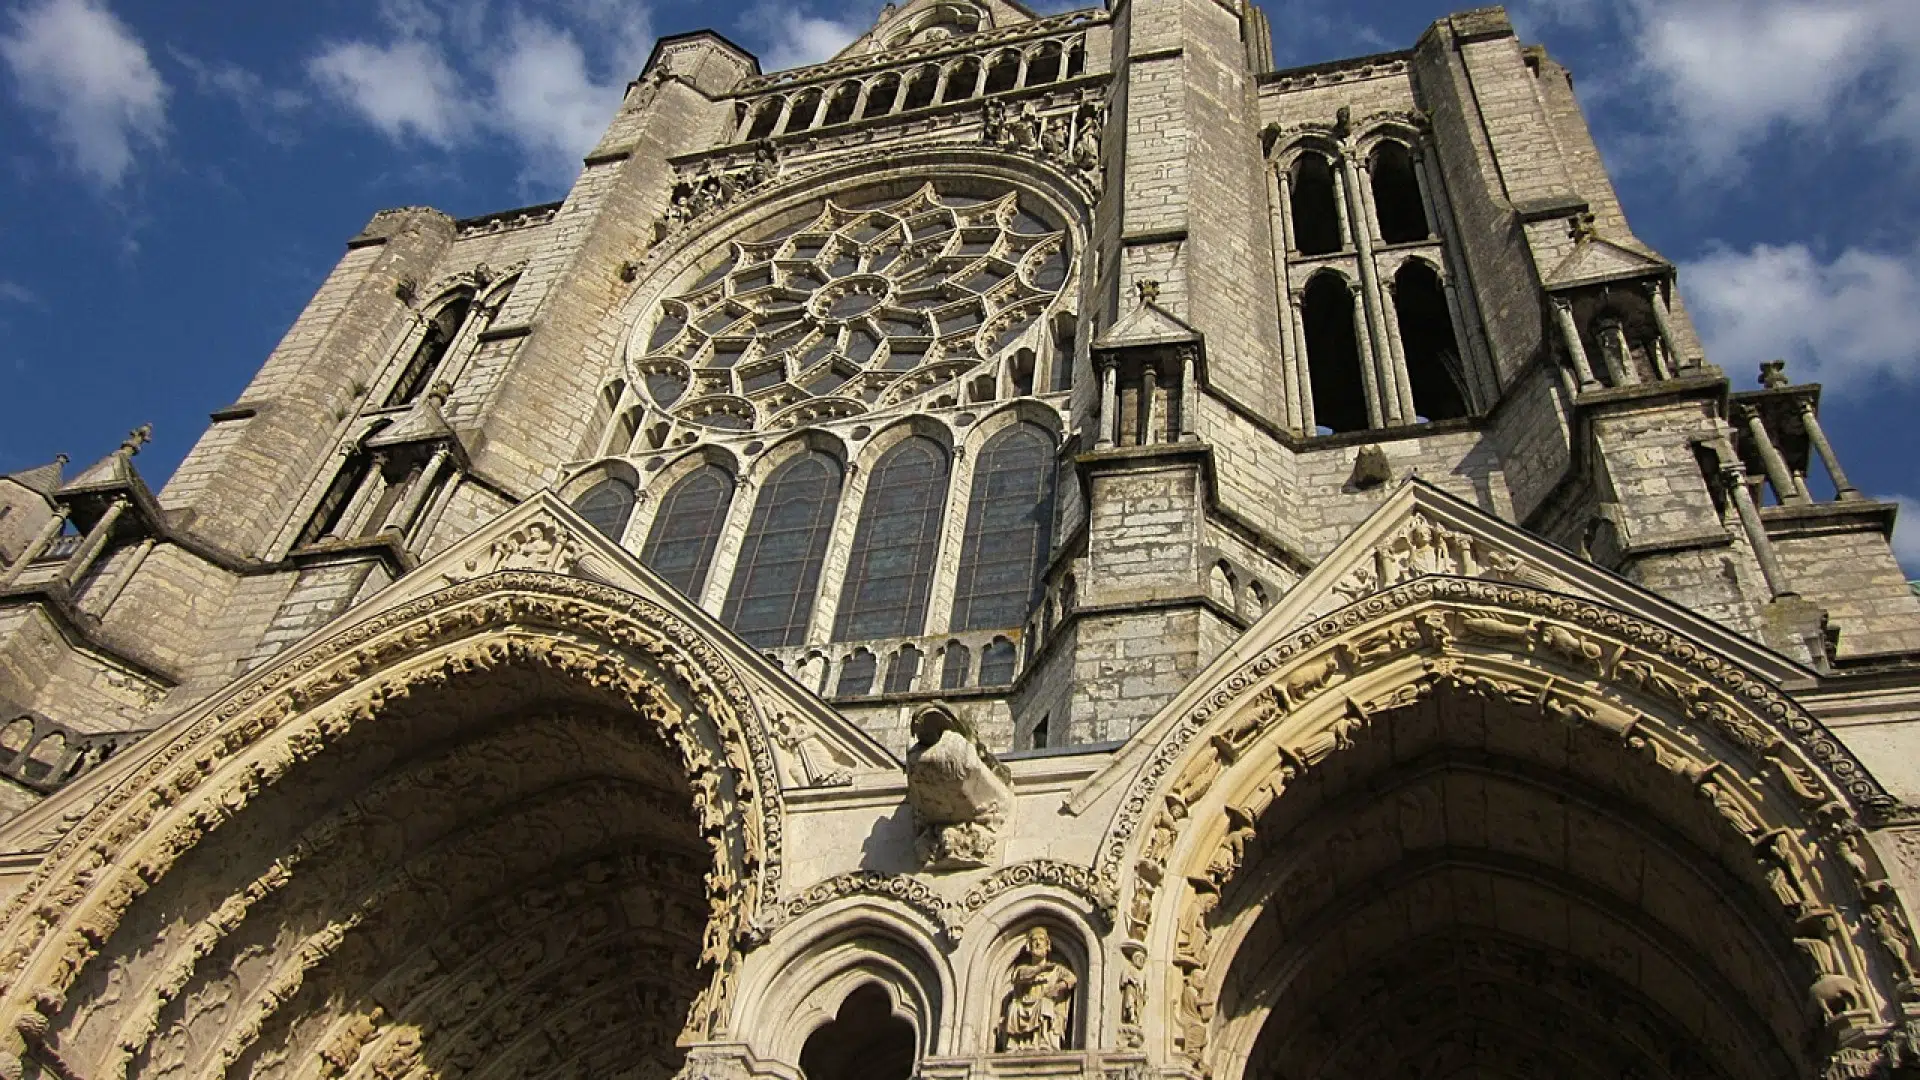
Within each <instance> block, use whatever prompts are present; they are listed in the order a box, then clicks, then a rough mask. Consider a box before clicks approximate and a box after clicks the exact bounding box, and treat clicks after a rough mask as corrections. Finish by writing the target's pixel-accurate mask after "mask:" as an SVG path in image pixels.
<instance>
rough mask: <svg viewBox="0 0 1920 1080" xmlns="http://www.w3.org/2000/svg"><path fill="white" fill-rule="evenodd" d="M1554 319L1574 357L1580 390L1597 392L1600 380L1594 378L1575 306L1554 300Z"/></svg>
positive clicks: (1555, 298)
mask: <svg viewBox="0 0 1920 1080" xmlns="http://www.w3.org/2000/svg"><path fill="white" fill-rule="evenodd" d="M1553 318H1554V321H1555V322H1556V323H1559V324H1560V338H1561V340H1562V341H1563V342H1564V343H1565V344H1566V346H1567V352H1568V353H1569V354H1570V355H1572V357H1573V370H1574V372H1575V373H1576V374H1578V375H1579V376H1580V389H1581V390H1583V391H1585V390H1597V389H1599V388H1600V380H1599V379H1596V378H1594V377H1593V364H1592V362H1590V361H1589V360H1588V359H1587V346H1586V344H1585V343H1584V342H1582V341H1581V340H1580V327H1578V326H1576V325H1575V324H1574V321H1573V305H1572V304H1570V303H1568V302H1567V301H1565V300H1562V299H1560V298H1559V297H1557V296H1556V297H1554V300H1553Z"/></svg>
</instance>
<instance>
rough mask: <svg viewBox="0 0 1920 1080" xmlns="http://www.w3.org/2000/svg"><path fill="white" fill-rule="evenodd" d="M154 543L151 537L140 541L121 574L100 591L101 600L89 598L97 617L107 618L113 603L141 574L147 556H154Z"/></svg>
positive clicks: (91, 608) (90, 608)
mask: <svg viewBox="0 0 1920 1080" xmlns="http://www.w3.org/2000/svg"><path fill="white" fill-rule="evenodd" d="M153 542H154V541H153V537H151V536H149V537H147V538H146V539H145V540H142V541H140V543H139V545H138V546H136V547H135V548H134V549H133V554H131V555H129V556H127V565H125V566H123V567H121V568H120V572H119V573H117V574H115V575H113V580H112V581H111V582H109V583H108V584H107V587H106V588H104V589H102V590H101V591H100V598H99V599H98V600H93V599H92V598H91V597H89V598H88V600H89V602H88V604H87V607H88V609H89V610H91V611H92V612H93V614H94V615H95V616H105V615H106V613H107V609H109V608H111V607H113V602H114V601H115V600H118V599H120V594H121V593H123V592H125V591H126V589H127V585H128V584H130V583H131V582H132V581H133V575H135V574H137V573H139V572H140V567H141V565H142V564H144V563H145V562H146V561H147V556H148V555H151V554H153Z"/></svg>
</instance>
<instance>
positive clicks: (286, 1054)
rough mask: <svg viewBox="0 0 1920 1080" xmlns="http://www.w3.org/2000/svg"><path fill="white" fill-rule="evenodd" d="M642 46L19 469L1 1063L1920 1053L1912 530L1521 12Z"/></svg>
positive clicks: (1597, 1065)
mask: <svg viewBox="0 0 1920 1080" xmlns="http://www.w3.org/2000/svg"><path fill="white" fill-rule="evenodd" d="M1269 41H1270V32H1269V28H1268V26H1267V23H1266V20H1265V17H1264V16H1263V15H1262V14H1261V12H1260V11H1259V10H1258V9H1257V8H1255V7H1253V6H1251V5H1250V4H1248V3H1246V0H1116V2H1115V3H1114V5H1113V6H1112V8H1111V9H1109V10H1098V9H1095V10H1084V11H1076V12H1071V13H1068V14H1063V15H1051V16H1043V15H1039V14H1036V13H1035V12H1033V11H1030V10H1028V9H1026V8H1024V7H1022V6H1021V5H1020V4H1019V3H1018V2H1016V0H906V2H905V3H902V4H900V5H898V6H895V5H889V6H888V7H887V8H886V10H885V11H883V12H882V13H881V15H880V18H879V20H878V22H877V23H876V24H875V25H874V27H873V28H872V29H871V30H870V31H869V32H868V33H867V34H865V35H864V36H863V37H861V38H860V39H859V40H857V41H855V42H854V43H853V44H852V45H850V46H848V47H847V48H846V49H845V50H844V51H843V52H842V53H841V54H840V55H839V56H837V57H835V58H834V59H833V60H831V61H829V62H826V63H823V64H819V65H816V66H812V67H806V68H800V69H795V70H790V71H782V72H777V73H765V72H762V71H761V70H760V67H759V63H758V61H757V60H756V59H755V58H754V57H753V56H752V55H750V54H749V53H747V52H745V51H744V50H742V49H740V48H739V47H738V46H736V45H734V44H733V43H731V42H729V41H727V40H726V39H725V38H723V37H721V36H719V35H717V34H714V33H694V34H686V35H680V36H677V37H672V38H667V39H664V40H662V41H661V42H660V43H659V44H658V46H657V47H656V48H655V50H654V53H653V55H652V57H651V58H650V60H649V61H648V64H647V66H646V69H645V71H644V72H642V73H641V75H640V76H639V78H638V79H636V80H635V81H634V83H633V84H632V85H631V86H630V87H629V88H628V91H627V94H626V96H625V100H624V102H623V103H622V105H621V107H620V109H619V111H618V114H617V115H616V116H615V117H613V119H612V122H611V125H610V126H609V128H608V129H607V132H606V134H605V136H604V138H603V139H602V140H601V142H600V144H599V145H598V146H596V147H595V148H594V149H593V151H592V152H591V154H590V155H589V156H588V157H587V159H586V161H585V165H584V168H583V170H582V172H581V173H580V175H579V178H578V180H577V181H576V182H575V184H574V185H573V187H572V189H571V190H570V191H569V193H568V194H567V196H566V198H565V199H564V200H562V201H561V202H558V203H554V204H551V205H543V206H534V207H526V208H521V209H515V210H510V211H505V212H501V213H496V214H490V215H487V216H484V217H479V218H470V219H464V220H455V219H453V218H450V217H448V216H447V215H445V214H442V213H440V212H438V211H435V210H432V209H427V208H418V207H415V208H404V209H396V210H386V211H382V212H380V213H377V214H375V215H374V216H373V218H372V220H371V221H370V222H369V223H368V224H367V225H366V227H365V228H364V229H362V230H361V231H360V233H359V234H358V235H356V236H354V237H353V238H352V239H351V240H349V241H348V243H347V245H346V251H345V254H344V255H343V257H342V258H341V260H340V262H339V264H338V265H337V266H336V267H335V268H334V270H333V271H332V273H331V274H330V275H328V277H327V278H326V280H325V281H324V282H323V283H322V284H321V285H320V287H319V290H318V291H317V293H316V294H315V296H314V298H313V300H312V301H311V303H310V304H309V305H308V306H307V308H306V310H305V311H304V312H303V313H302V314H301V316H300V317H299V319H298V320H297V321H296V322H295V324H294V325H293V327H292V328H291V329H290V330H289V331H288V333H287V335H286V337H285V339H284V340H283V341H282V342H281V344H280V345H279V347H278V348H277V349H275V351H274V352H273V354H272V355H271V357H269V358H268V360H267V361H266V363H265V365H264V367H262V369H261V370H260V372H259V374H258V375H257V377H256V378H255V379H254V380H253V382H252V383H251V384H250V385H249V386H248V388H247V389H246V390H245V392H244V393H242V394H241V396H240V398H239V400H237V401H236V402H234V403H233V404H231V405H230V406H228V407H225V408H222V409H221V410H220V411H218V412H216V413H214V414H213V416H212V422H211V424H210V426H209V427H208V429H207V430H206V432H205V434H204V435H202V436H201V437H200V439H199V441H198V443H197V444H196V446H195V448H194V449H193V451H192V452H191V454H190V455H189V456H188V457H187V459H186V461H185V463H184V464H183V465H182V466H181V467H180V469H179V470H178V471H177V473H176V474H175V475H174V476H173V477H172V479H171V480H170V481H169V482H168V483H167V484H165V485H164V486H163V487H162V488H161V489H160V490H159V491H157V492H155V491H152V490H150V489H149V488H148V486H147V484H146V483H145V482H144V481H143V479H142V478H141V475H140V472H139V470H138V467H137V455H138V452H139V449H140V446H141V444H142V443H143V442H144V440H145V437H146V433H145V432H139V431H136V432H135V433H134V434H133V436H131V437H130V438H129V439H128V440H127V442H126V443H125V444H124V445H123V446H122V447H121V448H120V449H119V450H117V451H115V452H113V453H111V454H109V455H108V456H107V457H105V458H103V459H101V460H100V461H98V462H97V463H96V464H93V465H92V466H90V467H87V468H84V469H79V470H70V469H68V468H67V467H66V466H67V462H66V460H65V459H64V458H61V459H58V460H56V461H55V462H54V463H52V464H50V465H47V466H45V467H42V468H38V469H33V470H28V471H26V472H21V473H16V474H13V475H11V476H8V477H5V478H4V479H0V708H4V709H5V712H4V713H0V723H4V724H5V727H4V729H0V803H4V813H5V815H6V820H5V821H4V824H0V1080H21V1078H23V1077H31V1078H46V1080H108V1078H126V1077H154V1078H173V1080H210V1078H222V1077H259V1078H281V1080H313V1078H334V1077H340V1078H350V1080H452V1078H457V1077H474V1078H476V1080H479V1078H494V1077H498V1078H507V1077H512V1078H516V1080H520V1078H538V1080H547V1078H552V1080H561V1078H579V1080H603V1078H629V1077H631V1078H653V1077H659V1078H668V1077H687V1078H690V1080H691V1078H715V1080H719V1078H725V1080H749V1078H752V1080H760V1078H768V1080H773V1078H777V1080H800V1078H802V1077H804V1078H806V1080H841V1078H853V1077H861V1078H869V1077H870V1078H879V1080H905V1078H908V1077H925V1078H929V1080H933V1078H952V1080H960V1078H963V1077H964V1078H981V1077H1036V1078H1038V1077H1048V1078H1058V1077H1099V1078H1101V1080H1119V1078H1126V1080H1141V1078H1146V1077H1166V1078H1175V1077H1178V1078H1202V1077H1212V1078H1217V1080H1243V1078H1244V1080H1267V1078H1274V1080H1344V1078H1359V1077H1380V1076H1397V1077H1431V1078H1434V1080H1450V1078H1457V1077H1483V1076H1486V1077H1494V1076H1497V1077H1512V1078H1522V1077H1572V1078H1592V1080H1603V1078H1604V1080H1617V1078H1623V1077H1636V1078H1642V1080H1695V1078H1699V1080H1760V1078H1765V1080H1790V1078H1820V1080H1847V1078H1869V1077H1894V1076H1911V1075H1920V945H1917V944H1916V940H1915V936H1914V926H1915V921H1914V920H1915V910H1916V909H1915V904H1916V903H1917V902H1920V891H1916V890H1920V766H1916V764H1915V762H1916V760H1920V754H1917V753H1916V752H1917V751H1920V727H1916V725H1917V724H1920V597H1917V596H1916V595H1915V593H1914V592H1913V591H1912V590H1910V589H1909V587H1908V585H1907V583H1906V582H1905V581H1904V580H1903V578H1902V575H1901V572H1900V568H1899V566H1898V564H1897V563H1896V562H1895V560H1894V557H1893V554H1892V552H1891V549H1890V547H1889V541H1888V538H1889V536H1890V534H1891V531H1892V527H1893V519H1894V513H1895V507H1894V506H1892V505H1890V504H1888V503H1885V502H1881V501H1877V500H1874V499H1872V498H1869V497H1867V496H1865V495H1863V493H1861V492H1860V491H1858V490H1856V489H1855V488H1854V487H1853V486H1852V484H1851V483H1850V482H1849V481H1848V479H1847V477H1846V474H1845V471H1844V468H1843V466H1842V463H1841V460H1840V458H1839V457H1838V455H1837V453H1836V450H1835V448H1834V446H1833V444H1832V443H1831V442H1830V440H1829V438H1828V436H1827V433H1826V432H1825V431H1824V430H1823V429H1822V427H1821V423H1820V409H1819V405H1820V400H1819V399H1820V388H1819V387H1818V386H1815V385H1801V384H1796V383H1794V382H1793V381H1792V379H1791V378H1790V376H1789V375H1788V373H1787V372H1786V371H1785V369H1784V367H1782V366H1781V365H1778V364H1770V365H1767V367H1766V368H1765V369H1764V370H1763V372H1762V377H1761V386H1760V388H1759V389H1756V390H1738V389H1735V386H1734V384H1733V383H1732V382H1731V381H1730V380H1729V378H1728V377H1727V376H1726V374H1724V373H1723V371H1722V370H1721V369H1720V368H1719V367H1717V366H1716V365H1715V364H1714V363H1713V360H1712V358H1711V357H1709V356H1708V355H1706V353H1705V351H1704V350H1703V348H1702V346H1701V343H1700V341H1699V339H1698V337H1697V335H1696V333H1695V331H1694V328H1693V325H1692V323H1691V321H1690V320H1689V318H1688V315H1687V311H1686V307H1685V304H1684V303H1683V300H1682V294H1681V292H1680V291H1679V288H1678V286H1679V285H1680V284H1681V283H1679V282H1677V281H1676V275H1675V270H1674V267H1673V265H1672V264H1671V263H1669V262H1668V261H1666V260H1665V259H1663V258H1662V257H1661V256H1660V255H1659V254H1658V253H1656V252H1655V251H1653V250H1652V249H1650V248H1649V247H1648V246H1647V245H1645V244H1644V243H1642V242H1641V241H1639V240H1638V239H1637V238H1636V237H1635V236H1634V234H1633V232H1632V230H1631V228H1630V227H1629V225H1628V223H1627V221H1626V218H1625V216H1624V215H1623V213H1622V210H1621V207H1620V205H1619V202H1618V199H1617V197H1616V195H1615V193H1614V190H1613V188H1612V186H1611V184H1610V182H1609V180H1608V177H1607V174H1606V172H1605V171H1604V168H1603V166H1602V164H1601V161H1600V158H1599V155H1598V152H1597V150H1596V148H1595V145H1594V143H1593V140H1592V138H1591V136H1590V134H1589V132H1588V130H1587V127H1586V125H1585V122H1584V121H1583V119H1582V117H1581V115H1580V112H1579V109H1578V107H1577V105H1576V103H1575V101H1574V97H1573V92H1572V86H1571V82H1570V78H1569V76H1568V74H1567V72H1566V71H1565V70H1564V69H1562V68H1561V67H1560V66H1558V65H1557V64H1556V63H1555V62H1554V61H1553V60H1552V59H1551V58H1550V57H1548V56H1547V55H1546V54H1545V52H1544V51H1542V50H1541V49H1539V48H1537V47H1531V46H1528V45H1525V44H1523V43H1522V42H1520V41H1519V40H1517V39H1516V37H1515V35H1514V31H1513V28H1512V25H1511V23H1510V22H1509V21H1508V18H1507V16H1506V14H1505V13H1504V12H1503V11H1501V10H1500V9H1498V8H1488V9H1481V10H1475V11H1469V12H1465V13H1462V14H1458V15H1454V16H1451V17H1449V18H1446V19H1444V20H1441V21H1440V22H1437V23H1435V24H1434V25H1433V26H1432V27H1430V28H1429V29H1428V30H1427V31H1426V32H1425V33H1424V34H1423V35H1422V36H1421V37H1420V39H1419V40H1418V41H1417V42H1415V43H1413V44H1412V45H1411V47H1410V48H1408V49H1406V50H1403V51H1398V52H1391V53H1384V54H1380V55H1375V56H1368V57H1361V58H1357V59H1350V60H1339V61H1333V62H1329V63H1324V64H1318V65H1315V66H1311V67H1305V68H1297V69H1291V70H1274V65H1273V62H1272V57H1271V50H1270V45H1269V44H1268V43H1269Z"/></svg>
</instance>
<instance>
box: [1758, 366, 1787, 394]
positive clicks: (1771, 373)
mask: <svg viewBox="0 0 1920 1080" xmlns="http://www.w3.org/2000/svg"><path fill="white" fill-rule="evenodd" d="M1760 385H1761V386H1763V387H1766V388H1767V389H1768V390H1779V389H1782V388H1783V387H1787V386H1791V385H1793V382H1792V380H1790V379H1788V378H1787V362H1786V361H1785V360H1769V361H1767V362H1766V363H1764V364H1761V365H1760Z"/></svg>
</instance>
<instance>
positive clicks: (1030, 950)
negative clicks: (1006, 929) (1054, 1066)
mask: <svg viewBox="0 0 1920 1080" xmlns="http://www.w3.org/2000/svg"><path fill="white" fill-rule="evenodd" d="M1079 984H1080V977H1079V976H1077V975H1075V974H1074V973H1073V969H1072V968H1070V967H1068V966H1067V965H1065V964H1063V963H1061V962H1060V961H1058V960H1055V959H1054V958H1053V936H1052V935H1051V934H1049V933H1047V929H1046V927H1044V926H1036V927H1034V928H1033V929H1031V930H1028V931H1027V939H1026V943H1025V944H1024V945H1023V946H1021V949H1020V960H1019V962H1018V963H1016V964H1014V965H1013V992H1012V993H1011V994H1010V995H1009V996H1008V998H1007V1010H1006V1018H1005V1020H1004V1021H1003V1022H1002V1023H1001V1025H1000V1038H1001V1042H1002V1045H1003V1046H1005V1048H1006V1049H1008V1050H1011V1051H1022V1050H1025V1051H1034V1050H1040V1051H1046V1050H1064V1049H1066V1047H1067V1034H1068V1032H1069V1030H1070V1029H1069V1028H1068V1026H1067V1025H1068V1022H1069V1021H1070V1020H1071V1019H1072V1012H1073V989H1074V987H1076V986H1078V985H1079Z"/></svg>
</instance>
